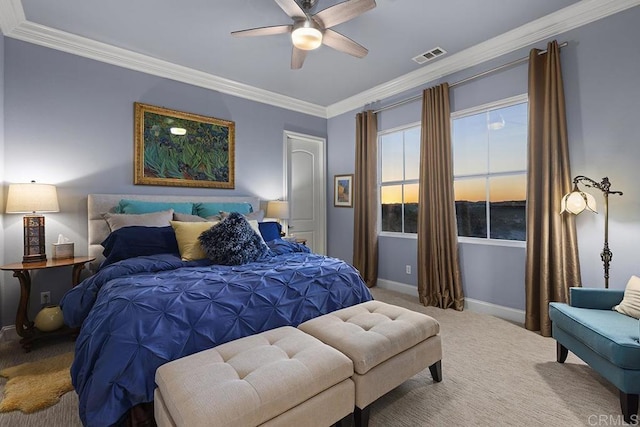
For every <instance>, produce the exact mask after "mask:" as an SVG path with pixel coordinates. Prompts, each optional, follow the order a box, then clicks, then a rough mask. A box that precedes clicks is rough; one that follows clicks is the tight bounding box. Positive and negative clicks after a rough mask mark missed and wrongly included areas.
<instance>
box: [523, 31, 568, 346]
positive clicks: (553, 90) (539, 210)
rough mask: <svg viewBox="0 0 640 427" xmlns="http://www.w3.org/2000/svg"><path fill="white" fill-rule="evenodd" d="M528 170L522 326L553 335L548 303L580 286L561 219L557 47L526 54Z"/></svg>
mask: <svg viewBox="0 0 640 427" xmlns="http://www.w3.org/2000/svg"><path fill="white" fill-rule="evenodd" d="M528 154H529V155H528V157H529V166H528V174H527V261H526V273H525V275H526V277H525V289H526V300H527V306H526V317H525V327H526V328H527V329H529V330H532V331H540V333H541V334H542V335H543V336H547V337H548V336H551V321H550V320H549V302H551V301H561V302H567V300H568V289H569V287H571V286H580V265H579V261H578V246H577V239H576V228H575V220H574V218H573V215H560V202H561V199H562V196H563V195H564V194H566V193H568V192H569V191H571V175H570V173H571V172H570V169H569V145H568V142H567V123H566V117H565V102H564V89H563V85H562V70H561V67H560V48H559V47H558V43H557V42H556V41H553V42H551V43H549V44H548V46H547V53H546V54H543V55H539V51H538V50H536V49H533V50H532V51H531V53H530V55H529V153H528Z"/></svg>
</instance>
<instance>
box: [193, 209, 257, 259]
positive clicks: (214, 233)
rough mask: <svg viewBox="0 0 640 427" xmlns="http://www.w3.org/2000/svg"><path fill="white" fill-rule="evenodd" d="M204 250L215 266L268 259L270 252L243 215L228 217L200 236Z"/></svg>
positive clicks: (237, 214) (230, 215) (235, 213)
mask: <svg viewBox="0 0 640 427" xmlns="http://www.w3.org/2000/svg"><path fill="white" fill-rule="evenodd" d="M198 240H199V241H200V246H202V250H204V253H205V254H207V258H209V259H210V260H212V261H213V263H214V264H220V265H240V264H246V263H248V262H253V261H258V260H260V259H263V258H266V257H267V256H268V255H269V253H270V251H269V247H268V246H267V244H266V243H265V242H264V240H262V237H260V235H259V234H258V233H256V231H255V230H254V229H253V227H251V224H249V222H248V221H247V220H246V219H245V217H244V216H243V215H242V214H239V213H238V212H232V213H231V214H229V216H228V217H226V218H225V219H223V220H222V221H220V222H219V223H218V224H216V225H214V226H213V227H211V228H210V229H209V230H207V231H205V232H203V233H202V234H200V237H198Z"/></svg>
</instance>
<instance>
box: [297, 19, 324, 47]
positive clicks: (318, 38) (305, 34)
mask: <svg viewBox="0 0 640 427" xmlns="http://www.w3.org/2000/svg"><path fill="white" fill-rule="evenodd" d="M291 42H292V43H293V45H294V46H295V47H297V48H298V49H302V50H314V49H317V48H319V47H320V45H321V44H322V31H320V29H319V28H318V27H317V25H316V24H315V23H314V22H313V21H310V20H306V21H301V22H300V23H299V24H296V25H295V26H294V29H293V31H292V32H291Z"/></svg>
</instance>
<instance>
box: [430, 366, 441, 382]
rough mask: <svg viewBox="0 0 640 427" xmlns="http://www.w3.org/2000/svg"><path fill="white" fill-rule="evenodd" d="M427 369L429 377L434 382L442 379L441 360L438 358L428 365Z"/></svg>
mask: <svg viewBox="0 0 640 427" xmlns="http://www.w3.org/2000/svg"><path fill="white" fill-rule="evenodd" d="M429 371H431V377H432V378H433V381H434V382H436V383H439V382H440V381H442V360H438V361H437V362H436V363H434V364H433V365H431V366H429Z"/></svg>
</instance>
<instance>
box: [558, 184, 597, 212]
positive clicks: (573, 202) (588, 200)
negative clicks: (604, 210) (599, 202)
mask: <svg viewBox="0 0 640 427" xmlns="http://www.w3.org/2000/svg"><path fill="white" fill-rule="evenodd" d="M560 206H561V211H560V213H563V212H565V211H566V212H569V213H572V214H574V215H578V214H579V213H581V212H582V211H584V210H585V209H588V210H590V211H591V212H594V213H598V210H597V206H596V199H595V198H594V197H593V196H592V195H591V194H589V193H585V192H583V191H580V190H579V189H578V187H577V186H576V187H574V189H573V191H572V192H571V193H568V194H567V195H565V196H564V197H563V198H562V202H561V205H560Z"/></svg>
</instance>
